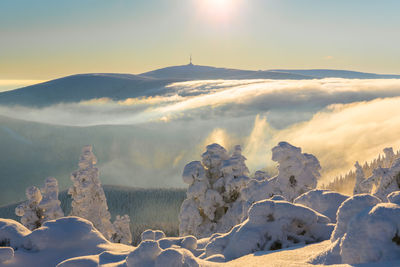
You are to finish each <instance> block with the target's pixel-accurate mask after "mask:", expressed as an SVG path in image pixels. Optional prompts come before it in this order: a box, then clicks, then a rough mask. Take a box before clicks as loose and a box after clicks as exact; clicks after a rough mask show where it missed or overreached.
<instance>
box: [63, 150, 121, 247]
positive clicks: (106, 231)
mask: <svg viewBox="0 0 400 267" xmlns="http://www.w3.org/2000/svg"><path fill="white" fill-rule="evenodd" d="M96 163H97V159H96V156H95V155H94V154H93V148H92V146H84V147H83V149H82V155H81V156H80V159H79V164H78V166H79V169H78V170H76V171H75V172H73V173H72V174H71V180H72V183H73V185H72V186H71V187H70V188H69V190H68V194H70V195H71V197H72V204H71V206H72V210H71V216H78V217H81V218H84V219H87V220H89V221H91V222H92V223H93V225H94V227H96V229H97V230H99V231H100V232H101V233H102V234H103V235H104V236H105V237H106V238H107V239H108V240H110V239H111V237H112V235H113V233H114V229H113V225H112V224H111V221H110V219H111V215H110V212H109V211H108V206H107V200H106V196H105V194H104V190H103V187H102V186H101V182H100V179H99V169H98V168H96V166H95V165H96Z"/></svg>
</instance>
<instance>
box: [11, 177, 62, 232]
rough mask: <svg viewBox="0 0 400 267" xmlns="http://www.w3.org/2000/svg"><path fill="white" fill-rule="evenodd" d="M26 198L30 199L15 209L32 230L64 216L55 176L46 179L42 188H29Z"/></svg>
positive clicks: (23, 222) (24, 223)
mask: <svg viewBox="0 0 400 267" xmlns="http://www.w3.org/2000/svg"><path fill="white" fill-rule="evenodd" d="M26 198H27V199H28V200H27V201H26V202H25V203H23V204H21V205H19V206H18V207H17V208H16V209H15V214H16V215H17V216H20V217H22V218H21V222H22V224H23V225H25V226H26V227H27V228H28V229H30V230H33V229H36V228H39V227H40V226H42V224H43V223H44V222H47V221H49V220H54V219H58V218H61V217H63V216H64V212H63V211H62V209H61V206H60V204H61V202H60V201H59V200H58V182H57V180H56V179H55V178H53V177H49V178H47V179H46V180H45V186H44V188H42V189H41V190H40V189H39V188H37V187H35V186H31V187H29V188H27V189H26Z"/></svg>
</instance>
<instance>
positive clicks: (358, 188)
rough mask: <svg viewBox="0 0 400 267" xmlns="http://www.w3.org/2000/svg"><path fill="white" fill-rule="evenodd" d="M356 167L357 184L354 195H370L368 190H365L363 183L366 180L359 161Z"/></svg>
mask: <svg viewBox="0 0 400 267" xmlns="http://www.w3.org/2000/svg"><path fill="white" fill-rule="evenodd" d="M354 167H355V168H356V184H355V185H354V190H353V194H354V195H357V194H363V193H368V189H367V188H365V186H364V185H363V182H364V180H365V175H364V171H363V169H362V167H361V165H360V164H359V163H358V161H357V162H356V164H355V165H354Z"/></svg>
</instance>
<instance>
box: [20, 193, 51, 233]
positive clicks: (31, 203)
mask: <svg viewBox="0 0 400 267" xmlns="http://www.w3.org/2000/svg"><path fill="white" fill-rule="evenodd" d="M25 194H26V198H27V199H28V200H27V201H26V202H25V203H23V204H21V205H19V206H18V207H17V208H16V209H15V214H16V215H17V216H20V217H21V223H22V224H23V225H24V226H25V227H26V228H28V229H29V230H34V229H36V228H39V227H40V226H42V224H43V213H44V211H43V209H42V208H41V207H40V206H39V203H40V201H41V200H42V194H41V193H40V190H39V188H37V187H36V186H31V187H29V188H27V189H26V191H25Z"/></svg>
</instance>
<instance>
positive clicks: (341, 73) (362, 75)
mask: <svg viewBox="0 0 400 267" xmlns="http://www.w3.org/2000/svg"><path fill="white" fill-rule="evenodd" d="M270 71H274V72H282V73H291V74H298V75H304V76H309V77H314V78H346V79H399V78H400V75H393V74H376V73H367V72H359V71H349V70H330V69H309V70H301V69H273V70H270Z"/></svg>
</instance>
